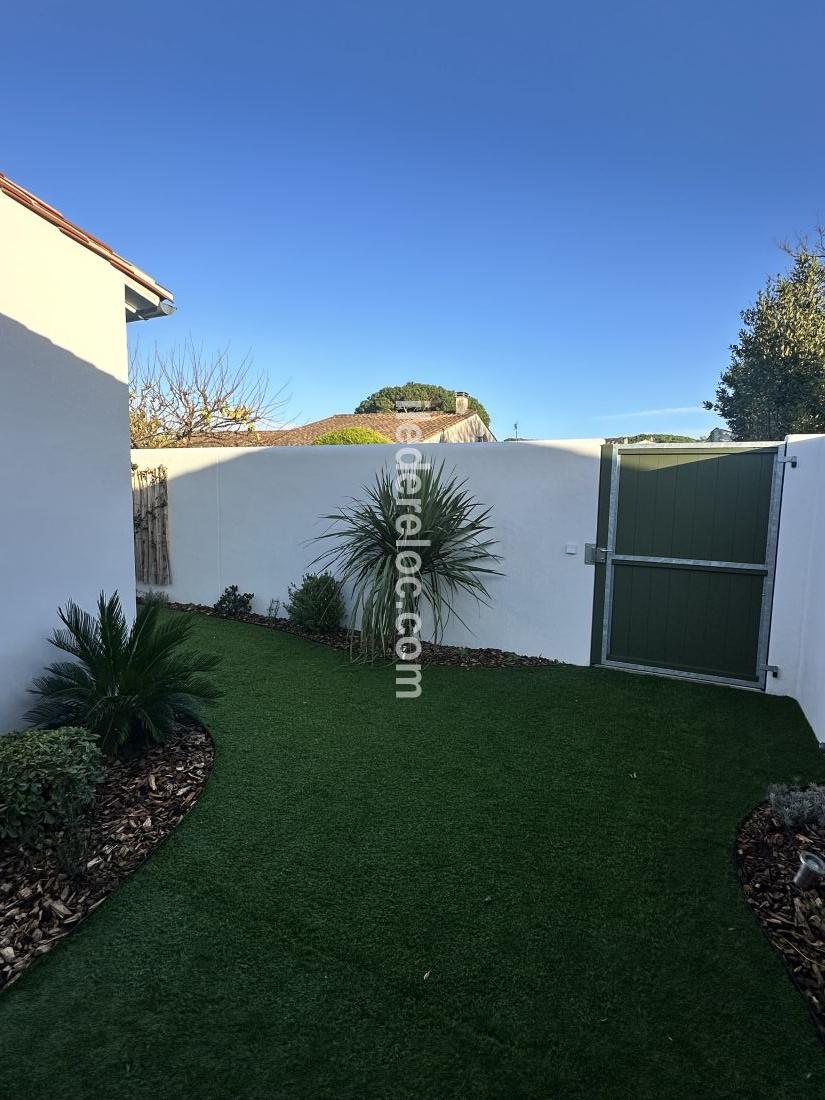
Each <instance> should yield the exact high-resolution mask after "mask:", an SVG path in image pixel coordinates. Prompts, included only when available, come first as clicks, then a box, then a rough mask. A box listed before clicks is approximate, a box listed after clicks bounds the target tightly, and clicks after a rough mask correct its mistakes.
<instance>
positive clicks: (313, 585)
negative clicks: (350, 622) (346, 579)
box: [286, 573, 344, 631]
mask: <svg viewBox="0 0 825 1100" xmlns="http://www.w3.org/2000/svg"><path fill="white" fill-rule="evenodd" d="M286 612H287V614H288V615H289V619H290V622H293V623H295V625H296V626H300V627H301V628H302V629H304V630H312V631H327V630H335V629H336V628H337V627H338V626H339V625H340V622H341V619H342V618H343V615H344V597H343V594H342V592H341V584H340V582H339V581H337V580H336V579H335V577H333V575H332V573H306V574H305V575H304V577H303V579H302V580H301V583H300V584H299V585H294V584H291V585H290V586H289V600H288V602H287V605H286Z"/></svg>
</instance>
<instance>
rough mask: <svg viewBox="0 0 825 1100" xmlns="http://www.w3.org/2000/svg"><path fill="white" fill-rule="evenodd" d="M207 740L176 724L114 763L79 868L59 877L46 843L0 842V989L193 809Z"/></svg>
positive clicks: (209, 750)
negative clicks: (162, 737) (157, 741)
mask: <svg viewBox="0 0 825 1100" xmlns="http://www.w3.org/2000/svg"><path fill="white" fill-rule="evenodd" d="M213 756H214V753H213V746H212V739H211V738H210V736H209V734H208V733H206V731H205V730H203V729H197V728H180V729H178V730H177V731H176V732H175V733H174V734H173V735H172V736H171V737H169V738H168V740H167V741H166V742H165V743H164V744H162V745H157V746H155V747H154V748H152V749H150V750H149V751H148V752H146V753H145V754H144V755H143V756H141V757H139V758H138V757H135V758H132V759H128V760H114V761H111V762H109V763H108V764H107V766H106V777H105V779H104V780H103V782H102V783H101V784H100V785H99V786H98V788H97V795H96V798H95V802H94V805H93V807H92V811H91V814H90V821H89V845H88V849H87V851H86V852H85V854H84V857H83V861H84V863H85V870H83V871H82V872H81V874H80V875H78V876H77V877H76V878H70V877H68V876H67V875H66V874H64V873H63V872H62V871H61V870H60V868H59V867H58V865H57V861H56V858H55V855H54V851H53V849H51V848H43V849H38V850H35V849H31V848H23V847H21V846H19V845H12V844H10V843H9V842H8V841H6V842H2V843H0V989H3V987H5V986H7V985H11V983H12V982H14V981H16V980H17V978H19V977H20V975H21V973H22V972H23V971H24V970H25V969H26V967H27V966H30V965H31V963H32V962H34V961H35V960H36V959H37V958H38V957H39V956H40V955H45V954H46V952H47V951H50V950H51V949H52V947H54V945H55V944H56V943H57V941H58V940H60V939H61V938H62V937H63V936H67V935H68V934H69V933H70V932H71V931H72V930H73V929H74V928H76V927H77V925H78V924H79V923H80V922H81V921H82V920H83V918H84V917H86V916H88V914H89V913H91V912H92V911H93V910H94V909H97V907H98V906H99V905H100V904H101V903H102V902H103V901H105V899H106V898H107V897H108V895H109V894H111V893H112V891H113V890H115V889H116V888H117V887H118V886H119V885H120V883H121V882H122V881H123V880H124V879H125V878H126V877H127V876H128V875H130V874H131V873H132V872H133V871H134V870H135V869H136V868H137V867H139V866H140V865H141V864H142V863H143V862H144V861H145V860H146V859H147V857H148V856H149V855H150V854H151V852H152V851H154V849H155V848H157V846H158V845H159V844H160V843H161V842H162V841H163V840H164V838H165V837H166V836H168V834H169V833H170V832H171V831H172V830H173V829H174V828H175V826H176V825H177V824H178V822H179V821H180V820H181V819H182V818H183V817H185V816H186V814H187V813H188V812H189V811H190V810H191V809H192V807H193V806H194V804H195V802H196V801H197V800H198V797H199V795H200V793H201V791H202V790H203V788H204V786H205V784H206V781H207V779H208V778H209V774H210V772H211V770H212V760H213Z"/></svg>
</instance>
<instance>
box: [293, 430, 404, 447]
mask: <svg viewBox="0 0 825 1100" xmlns="http://www.w3.org/2000/svg"><path fill="white" fill-rule="evenodd" d="M345 443H392V440H391V439H390V438H389V436H386V435H382V433H381V432H374V431H373V430H372V428H338V429H337V430H336V431H334V432H324V434H323V435H319V436H318V438H317V439H314V440H313V441H312V445H313V446H317V445H319V444H321V445H326V446H329V445H330V444H331V445H333V446H339V447H340V446H341V445H342V444H345Z"/></svg>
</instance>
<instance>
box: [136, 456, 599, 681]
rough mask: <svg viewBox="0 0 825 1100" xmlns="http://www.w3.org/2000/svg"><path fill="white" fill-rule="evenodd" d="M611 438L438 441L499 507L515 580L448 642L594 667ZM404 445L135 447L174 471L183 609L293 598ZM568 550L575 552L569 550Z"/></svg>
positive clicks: (507, 569)
mask: <svg viewBox="0 0 825 1100" xmlns="http://www.w3.org/2000/svg"><path fill="white" fill-rule="evenodd" d="M601 442H602V441H601V440H596V439H577V440H554V441H547V442H530V443H527V442H518V443H500V444H491V445H487V444H476V445H473V444H426V445H423V446H422V450H423V451H424V452H425V453H426V455H427V456H428V457H429V458H430V459H431V460H432V461H433V462H435V463H438V462H440V461H441V460H442V459H444V460H445V463H446V467H447V469H448V470H451V469H452V468H453V467H455V469H456V471H457V472H458V474H459V475H460V476H461V477H466V478H467V480H468V487H469V489H470V490H471V491H472V493H473V494H475V496H476V497H477V498H478V499H479V500H480V501H481V502H483V503H484V504H486V505H491V506H492V509H493V511H492V522H493V524H494V527H495V536H496V538H497V539H498V540H499V543H500V547H499V551H500V553H501V555H502V559H503V560H502V563H501V566H500V568H501V570H502V572H503V573H504V576H502V577H493V578H491V580H490V583H489V588H490V592H491V595H492V606H491V607H489V608H486V607H481V608H476V607H475V606H474V604H473V603H472V601H468V602H464V603H462V605H461V608H462V617H463V618H464V619H465V620H466V622H467V624H468V626H469V627H470V629H469V630H468V629H466V628H464V627H462V626H461V624H460V623H456V622H453V624H452V626H451V627H450V629H449V633H448V635H447V637H446V638H445V640H446V641H448V642H450V643H453V644H457V645H468V646H493V647H496V648H500V649H507V650H512V651H516V652H519V653H526V654H531V655H542V656H545V657H553V658H557V659H559V660H563V661H569V662H572V663H575V664H587V663H588V662H589V659H590V625H591V613H592V603H593V580H594V571H593V567H592V566H588V565H585V564H584V544H585V542H592V541H594V540H595V532H596V511H597V495H598V480H599V453H600V445H601ZM394 453H395V447H394V446H383V445H370V446H350V447H254V448H231V449H230V448H224V447H217V448H191V449H187V450H152V451H133V452H132V457H133V460H134V461H135V462H136V463H137V464H138V465H139V466H141V467H153V466H157V465H159V464H162V465H164V466H166V468H167V470H168V474H169V531H170V535H169V537H170V554H171V567H172V579H173V583H172V585H171V587H168V588H167V589H166V591H167V592H168V594H169V597H170V599H172V600H176V601H180V602H187V603H188V602H192V603H205V604H212V603H214V602H215V600H216V599H217V598H218V596H219V595H220V594H221V592H222V591H223V589H224V588H226V587H227V585H230V584H237V585H238V586H239V587H240V588H241V589H242V590H244V591H250V592H254V593H255V603H254V606H255V610H256V611H259V612H266V610H267V607H268V605H269V601H270V600H271V599H273V598H274V599H279V600H281V601H282V603H283V601H284V600H285V599H286V595H287V586H288V585H289V584H290V583H294V582H296V581H299V580H300V578H301V575H302V574H303V573H305V572H306V571H307V570H309V569H310V566H311V563H312V561H313V558H315V557H316V555H317V554H318V553H319V550H320V547H319V546H318V544H317V543H315V542H314V541H313V540H314V538H315V536H317V535H318V534H320V533H321V532H322V531H324V530H326V529H327V527H328V524H326V523H325V522H324V521H323V520H322V519H320V518H319V517H321V516H322V515H324V514H327V513H330V512H333V511H334V510H335V509H336V508H338V507H339V506H341V505H342V504H343V503H344V502H345V501H346V500H347V498H348V497H352V496H358V495H359V494H360V490H361V487H362V486H364V485H366V484H369V483H371V482H372V480H373V478H374V476H375V472H376V470H377V469H378V468H379V467H380V466H382V465H383V464H385V463H392V461H393V456H394ZM568 545H569V546H570V548H571V549H573V548H574V549H573V552H572V553H568V552H567V548H568Z"/></svg>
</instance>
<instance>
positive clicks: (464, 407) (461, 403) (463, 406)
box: [455, 390, 470, 416]
mask: <svg viewBox="0 0 825 1100" xmlns="http://www.w3.org/2000/svg"><path fill="white" fill-rule="evenodd" d="M469 407H470V397H469V395H468V394H466V393H465V392H464V391H463V390H456V395H455V411H456V412H457V413H458V414H459V415H460V416H463V415H464V414H465V413H466V412H467V411H468V410H469Z"/></svg>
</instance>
